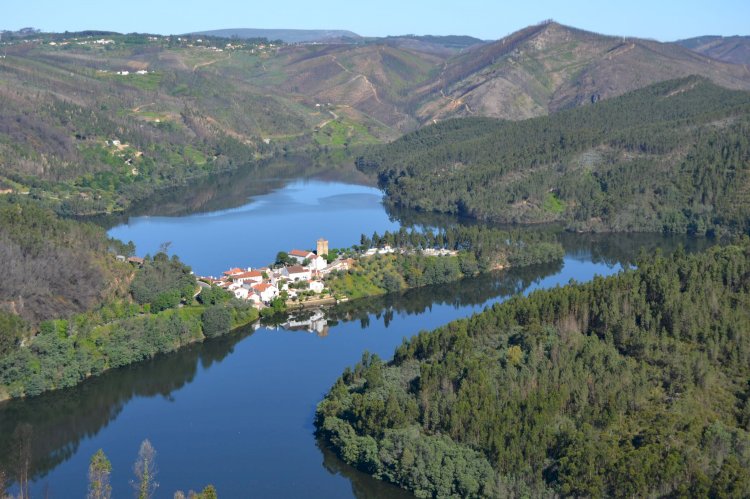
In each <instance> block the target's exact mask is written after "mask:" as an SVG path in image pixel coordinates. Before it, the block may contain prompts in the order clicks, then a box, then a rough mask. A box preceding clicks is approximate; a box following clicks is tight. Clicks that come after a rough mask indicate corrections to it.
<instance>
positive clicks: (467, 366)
mask: <svg viewBox="0 0 750 499" xmlns="http://www.w3.org/2000/svg"><path fill="white" fill-rule="evenodd" d="M749 268H750V243H749V242H748V241H747V240H744V241H742V242H741V243H739V244H737V245H730V246H726V247H718V246H717V247H714V248H712V249H710V250H708V251H706V252H704V253H700V254H695V255H686V254H685V252H684V251H683V250H678V251H677V252H676V253H675V254H673V255H668V256H664V255H662V254H661V253H656V254H655V255H654V256H650V257H645V256H643V257H642V258H641V259H640V260H639V265H638V268H636V269H629V270H627V271H625V272H621V273H619V274H617V275H615V276H610V277H608V278H605V279H597V280H594V281H593V282H588V283H585V284H568V285H565V286H563V287H559V288H555V289H550V290H546V291H540V292H536V293H533V294H531V295H529V296H527V297H518V298H515V299H513V300H509V301H508V302H506V303H503V304H499V305H495V306H494V307H492V308H491V309H486V310H485V311H484V312H482V313H480V314H478V315H475V316H473V317H471V318H469V319H464V320H459V321H455V322H452V323H449V324H447V325H446V326H443V327H441V328H439V329H437V330H434V331H430V332H422V333H420V334H419V335H417V336H415V337H413V338H412V339H410V340H408V341H406V342H404V343H403V344H402V345H401V346H399V347H398V348H397V349H396V351H395V354H394V357H393V360H392V361H391V362H388V363H385V362H383V361H382V360H381V359H380V358H379V357H378V356H374V355H370V354H365V355H363V358H362V361H361V362H360V363H359V364H357V365H356V366H355V367H354V368H353V369H350V368H347V369H346V370H344V373H343V375H342V376H341V377H340V378H339V379H338V380H337V381H336V383H335V384H334V385H333V387H332V388H331V390H330V392H329V393H328V395H327V396H326V398H325V400H324V401H323V402H321V403H320V404H319V406H318V410H317V418H316V428H317V431H318V434H319V435H320V436H322V437H324V438H325V440H326V442H327V444H329V445H331V447H332V448H333V449H334V450H335V452H336V453H337V455H338V456H339V457H340V458H342V459H343V460H344V461H346V462H347V463H349V464H351V465H353V466H355V467H356V468H358V469H360V470H362V471H363V472H366V473H369V474H371V475H373V476H374V477H376V478H379V479H381V480H386V481H390V482H392V483H396V484H398V485H400V486H401V487H404V488H406V489H408V490H410V491H412V492H413V493H415V494H416V495H417V496H418V497H432V496H437V497H443V496H445V497H448V496H453V495H456V496H471V497H498V496H503V497H504V496H532V497H537V496H539V497H546V496H549V495H575V496H579V495H592V496H617V495H620V494H622V493H623V491H627V494H628V495H633V496H638V497H647V496H650V495H654V494H657V495H658V494H665V493H666V494H667V495H671V494H675V493H678V492H679V491H684V493H686V494H688V495H711V496H717V497H718V496H721V495H723V494H724V493H726V492H727V491H731V494H730V495H737V497H745V496H746V495H747V494H749V493H750V472H749V471H748V470H750V459H749V458H748V456H747V454H746V453H744V452H743V448H744V447H743V445H744V444H739V442H748V441H750V432H748V429H747V422H748V421H750V405H748V403H747V400H748V393H747V376H748V365H750V357H749V356H750V353H749V352H750V335H748V334H743V333H742V332H745V333H746V332H747V331H748V330H749V328H750V309H749V308H748V307H745V306H741V305H738V304H743V303H747V302H748V296H749V294H750V290H749V289H748V287H747V286H746V285H743V284H742V282H741V281H742V276H745V275H747V272H748V269H749ZM706 296H710V297H712V299H711V300H706ZM707 323H710V327H709V326H707V325H706V324H707ZM417 380H418V383H417V382H416V381H417ZM581 394H584V395H583V396H582V395H581ZM654 421H658V423H659V424H654ZM643 428H650V429H651V430H650V431H649V432H646V433H644V432H643V430H642V429H643ZM519 435H521V436H522V437H523V438H520V439H519ZM717 435H731V439H730V441H731V442H737V443H738V444H733V443H728V444H727V446H726V447H725V451H724V452H723V453H722V454H721V455H718V454H716V452H715V448H716V447H715V445H716V443H715V442H716V441H717V440H715V439H716V438H719V437H718V436H717ZM509 442H510V444H509ZM592 452H593V453H594V454H595V456H596V459H595V461H591V458H592V456H593V455H594V454H592ZM594 462H595V465H594V464H592V463H594ZM434 463H443V466H441V467H438V468H435V467H434V466H432V464H434ZM550 469H554V470H556V472H555V473H549V470H550ZM623 469H627V470H628V471H627V473H626V475H623V472H622V470H623ZM647 477H648V478H647ZM657 491H658V493H657ZM698 491H706V493H705V494H704V493H699V492H698Z"/></svg>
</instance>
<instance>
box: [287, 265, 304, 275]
mask: <svg viewBox="0 0 750 499" xmlns="http://www.w3.org/2000/svg"><path fill="white" fill-rule="evenodd" d="M286 271H287V272H289V273H290V274H302V273H303V272H309V270H307V269H306V268H305V267H302V266H301V265H290V266H289V267H287V268H286Z"/></svg>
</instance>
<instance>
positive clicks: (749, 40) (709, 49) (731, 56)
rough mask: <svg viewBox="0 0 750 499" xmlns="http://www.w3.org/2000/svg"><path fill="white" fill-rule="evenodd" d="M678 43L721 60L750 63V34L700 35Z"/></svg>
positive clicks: (733, 62)
mask: <svg viewBox="0 0 750 499" xmlns="http://www.w3.org/2000/svg"><path fill="white" fill-rule="evenodd" d="M676 43H678V44H680V45H682V46H683V47H686V48H689V49H690V50H693V51H695V52H698V53H699V54H703V55H707V56H709V57H713V58H714V59H718V60H720V61H725V62H731V63H732V64H748V65H750V36H699V37H696V38H688V39H686V40H679V41H678V42H676Z"/></svg>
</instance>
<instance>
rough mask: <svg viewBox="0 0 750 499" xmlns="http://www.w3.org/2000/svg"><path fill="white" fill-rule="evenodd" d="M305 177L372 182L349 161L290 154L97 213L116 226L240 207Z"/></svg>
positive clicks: (108, 225) (101, 220)
mask: <svg viewBox="0 0 750 499" xmlns="http://www.w3.org/2000/svg"><path fill="white" fill-rule="evenodd" d="M306 178H308V179H310V178H315V179H320V180H331V181H334V180H335V181H338V182H349V183H355V184H367V185H370V184H371V181H370V179H368V177H365V176H364V175H363V174H362V173H361V172H359V171H358V170H356V169H355V168H354V167H353V166H351V165H349V164H344V165H325V166H321V165H316V164H314V163H313V162H312V161H311V160H310V159H309V158H304V157H287V158H284V159H274V160H269V161H263V162H259V163H255V164H251V165H247V166H244V167H241V168H238V169H237V170H233V171H230V172H225V173H219V174H215V175H210V176H207V177H201V178H199V179H196V180H193V181H191V182H189V183H188V184H186V185H184V186H181V187H174V188H169V189H163V190H161V191H157V192H156V193H155V194H153V195H152V196H150V197H148V198H147V199H144V200H142V201H140V202H138V203H137V204H136V206H134V207H133V209H131V210H129V211H128V212H127V213H122V214H117V215H111V216H106V217H98V218H97V221H98V222H99V223H101V224H102V225H104V226H107V227H113V226H115V225H118V224H121V223H126V222H127V221H128V219H129V218H131V217H136V216H145V215H149V216H173V217H174V216H183V215H190V214H194V213H206V212H210V211H219V210H226V209H231V208H237V207H239V206H242V205H245V204H247V202H248V199H249V198H252V197H256V196H261V195H264V194H268V193H270V192H273V191H275V190H278V189H281V188H283V187H284V186H285V185H286V184H288V183H289V182H291V181H295V180H300V179H306Z"/></svg>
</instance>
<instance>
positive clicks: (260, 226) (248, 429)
mask: <svg viewBox="0 0 750 499" xmlns="http://www.w3.org/2000/svg"><path fill="white" fill-rule="evenodd" d="M238 182H239V183H242V182H245V183H246V184H247V185H246V186H245V187H244V188H243V187H242V186H235V187H236V189H235V192H234V194H233V196H234V201H230V200H227V199H222V193H221V192H222V191H220V190H219V191H214V192H213V194H211V195H210V196H209V197H211V199H212V200H213V204H212V203H201V204H200V205H201V207H202V208H201V207H197V208H196V210H195V211H197V212H196V213H180V214H179V215H177V214H175V213H174V212H170V211H169V210H168V209H167V206H168V203H163V204H160V203H158V202H157V203H154V204H153V205H152V207H151V208H150V209H149V213H150V214H149V215H143V216H138V217H134V218H131V219H129V221H127V222H126V223H122V224H120V225H117V226H115V227H113V228H112V229H111V230H110V234H111V235H112V236H115V237H118V238H120V239H123V240H125V241H127V240H132V241H134V242H135V244H136V247H137V251H138V253H139V254H141V255H142V254H145V253H152V254H153V253H154V252H155V251H157V250H158V248H159V247H160V245H162V244H163V243H166V242H169V243H171V244H170V245H169V251H170V252H173V253H177V254H179V255H180V257H181V258H182V259H183V260H184V261H185V262H186V263H188V264H189V265H191V266H192V267H193V269H194V270H195V271H196V273H199V274H214V275H215V274H219V273H220V272H221V271H222V270H224V269H226V268H229V267H232V266H248V265H250V266H259V265H263V264H266V263H269V262H270V261H272V260H273V259H274V257H275V255H276V252H277V251H279V250H284V251H287V250H290V249H292V248H299V249H308V248H313V247H314V242H315V240H316V239H317V238H319V237H326V238H328V239H329V240H330V241H331V246H332V247H344V246H350V245H352V244H357V243H358V242H359V236H360V234H361V233H363V232H364V233H368V234H370V233H372V232H373V231H378V232H383V231H384V230H392V229H397V228H398V227H399V226H400V223H401V222H400V221H404V223H407V224H409V225H428V226H434V225H440V224H443V223H459V221H456V220H453V219H447V218H446V219H441V218H440V217H423V216H421V215H420V214H403V213H399V214H394V213H388V212H387V211H386V210H385V208H384V207H383V205H382V203H381V194H380V192H379V191H378V190H377V189H375V188H374V187H371V186H367V185H361V184H356V183H347V182H340V181H332V180H315V179H302V180H300V179H289V180H283V179H282V180H278V179H277V180H276V181H275V183H273V184H272V185H270V186H269V184H268V182H267V181H258V182H265V183H264V184H263V186H265V187H264V188H258V183H257V182H254V181H253V179H252V178H250V179H240V180H238ZM196 190H197V191H200V189H199V188H196V189H193V190H192V191H191V192H190V195H191V196H193V198H201V193H200V192H195V191H196ZM248 195H250V196H251V197H250V198H249V199H248ZM183 196H185V197H186V198H187V196H188V194H187V193H183ZM206 196H207V195H206V194H205V193H204V195H203V198H202V199H204V200H205V197H206ZM179 197H180V196H179V195H178V198H179ZM225 201H226V202H225ZM217 203H218V206H220V207H221V209H218V210H216V209H215V207H216V204H217ZM212 210H213V211H212ZM160 213H171V214H173V215H175V216H163V215H160ZM407 215H408V216H407ZM560 238H561V241H562V243H563V245H564V246H565V248H566V256H565V258H564V260H563V261H562V262H558V263H554V264H548V265H541V266H536V267H533V268H526V269H511V270H509V271H505V272H500V273H497V274H491V275H484V276H480V277H477V278H475V279H466V280H463V281H460V282H458V283H456V284H455V285H450V286H440V287H436V288H424V289H417V290H411V291H409V292H406V293H404V294H401V295H389V296H385V297H378V298H374V299H367V300H361V301H356V302H350V303H347V304H343V305H341V306H339V307H337V308H334V309H331V310H329V311H327V312H326V313H325V315H324V316H321V314H316V315H315V316H314V317H299V318H297V319H296V321H294V322H293V323H292V324H289V323H286V324H285V325H283V324H282V325H279V326H264V327H258V326H255V327H247V328H244V329H242V330H240V331H236V332H234V333H232V334H230V335H229V336H227V337H223V338H219V339H216V340H212V341H207V342H205V343H203V344H199V345H193V346H190V347H188V348H185V349H183V350H181V351H180V352H177V353H175V354H171V355H167V356H161V357H159V358H156V359H153V360H151V361H148V362H144V363H140V364H137V365H133V366H130V367H127V368H123V369H119V370H116V371H112V372H109V373H106V374H104V375H102V376H100V377H99V378H96V379H92V380H90V381H88V382H85V383H83V384H81V385H79V386H78V387H75V388H73V389H69V390H64V391H59V392H55V393H50V394H45V395H42V396H39V397H37V398H33V399H30V400H16V401H11V402H8V403H5V404H3V405H0V468H1V467H4V468H6V469H9V470H11V473H12V470H14V469H15V468H17V464H14V456H19V455H21V454H23V450H24V449H27V451H28V452H27V453H28V455H30V456H31V466H30V472H31V473H30V475H31V477H32V484H31V489H32V493H33V495H34V496H38V497H41V496H44V494H45V493H46V492H48V493H49V496H50V497H83V496H85V493H86V484H87V475H86V474H87V467H88V461H89V459H90V457H91V455H92V454H94V453H95V452H96V451H97V449H100V448H102V449H104V451H105V453H106V454H107V456H108V457H109V458H110V460H111V461H112V466H113V471H112V486H113V496H114V497H127V496H130V495H132V487H131V484H130V480H131V479H132V464H133V462H134V460H135V457H136V454H137V451H138V447H139V444H140V442H141V441H142V440H143V439H144V438H148V439H150V440H151V442H152V444H153V445H154V447H155V448H156V450H157V463H158V469H159V471H158V475H157V478H156V480H157V481H158V482H159V484H160V486H159V489H158V490H157V494H156V496H157V497H172V495H173V493H174V492H175V491H176V490H178V489H181V490H184V491H186V492H187V490H188V489H193V490H200V489H202V488H203V487H204V486H205V485H206V484H209V483H212V484H214V485H215V486H216V488H217V490H218V492H219V495H220V497H407V495H406V494H405V493H404V492H402V491H401V490H400V489H397V488H396V487H393V486H390V485H388V484H384V483H381V482H379V481H377V480H374V479H372V478H370V477H368V476H366V475H364V474H362V473H359V472H357V471H355V470H353V469H351V468H350V467H349V466H347V465H346V464H344V463H342V462H341V461H339V460H338V459H337V458H336V457H335V456H333V455H332V454H331V453H330V452H329V451H328V450H327V449H325V448H324V446H322V445H321V444H320V443H319V442H317V441H316V439H315V437H314V435H313V416H314V413H315V406H316V404H317V403H318V402H319V401H320V400H321V398H322V397H323V395H324V394H325V392H326V391H327V390H328V388H330V386H331V385H332V384H333V382H334V381H335V380H336V378H337V377H338V376H339V375H340V374H341V372H342V371H343V369H344V368H345V367H347V366H351V365H352V364H354V363H355V362H357V360H359V359H360V357H361V355H362V353H363V352H364V351H365V350H368V351H370V352H373V353H377V354H378V355H380V356H381V357H383V358H386V359H388V358H390V357H391V356H392V354H393V351H394V349H395V347H396V346H398V345H399V344H400V343H401V341H402V339H403V338H404V337H409V336H412V335H413V334H415V333H416V332H418V331H420V330H424V329H433V328H435V327H438V326H440V325H443V324H445V323H447V322H449V321H451V320H454V319H458V318H462V317H467V316H469V315H471V314H473V313H476V312H479V311H481V310H482V309H484V308H485V307H486V306H488V305H490V304H492V303H495V302H498V301H502V300H504V299H506V298H507V297H508V296H512V295H513V294H517V293H529V292H531V291H533V290H535V289H544V288H549V287H553V286H557V285H564V284H567V283H568V282H569V281H571V280H577V281H587V280H589V279H591V278H593V276H594V275H597V274H598V275H610V274H613V273H615V272H618V271H619V270H620V269H621V268H622V267H623V266H627V265H631V264H632V263H633V262H634V258H635V256H636V255H637V253H638V251H639V249H640V248H641V247H645V248H646V251H653V250H654V249H655V248H657V247H663V248H665V249H666V250H669V249H671V248H673V247H675V246H676V245H677V244H686V245H688V246H701V245H702V244H701V242H700V241H691V240H687V239H682V238H664V237H661V236H654V235H627V236H617V235H596V236H587V235H573V234H561V236H560ZM292 326H294V327H292ZM14 490H16V491H17V489H13V488H11V491H14Z"/></svg>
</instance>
